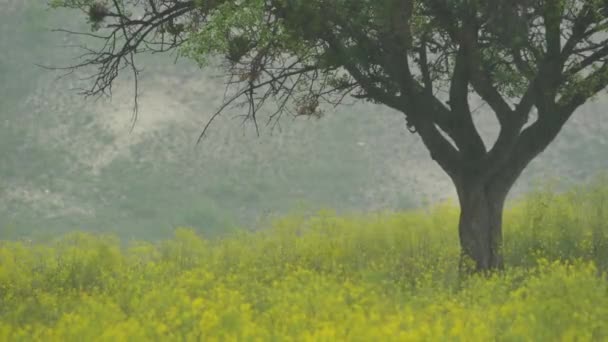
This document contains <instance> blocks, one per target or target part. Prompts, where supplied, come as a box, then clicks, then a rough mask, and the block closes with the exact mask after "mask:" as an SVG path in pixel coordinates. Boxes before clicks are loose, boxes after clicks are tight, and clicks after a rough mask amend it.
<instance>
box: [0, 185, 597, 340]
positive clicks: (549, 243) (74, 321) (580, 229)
mask: <svg viewBox="0 0 608 342" xmlns="http://www.w3.org/2000/svg"><path fill="white" fill-rule="evenodd" d="M607 204H608V184H607V183H606V182H601V181H597V182H595V183H593V184H590V185H588V186H586V187H584V188H583V187H580V188H578V189H575V190H571V191H568V192H565V193H556V192H553V191H543V192H537V193H534V194H532V195H530V196H528V197H527V198H526V199H525V200H523V201H520V202H518V203H515V204H513V205H512V206H511V208H509V209H508V212H507V215H506V227H507V230H506V237H505V257H506V258H507V264H508V265H510V266H509V267H508V268H507V269H506V270H505V271H504V272H500V273H495V274H493V275H490V276H482V275H476V276H469V277H467V278H460V277H459V275H458V273H457V272H458V271H457V269H458V267H457V266H458V265H457V262H458V261H457V258H456V256H457V255H458V253H459V251H458V243H457V239H456V230H455V229H454V222H455V218H456V217H457V214H458V212H457V209H456V208H455V207H454V206H453V205H452V204H449V203H446V204H443V205H439V206H434V207H433V209H431V210H430V211H424V210H418V211H411V212H405V213H383V214H376V215H353V216H338V215H335V214H333V213H329V212H321V213H319V214H317V215H314V216H312V217H303V216H299V215H292V216H287V217H284V218H282V219H277V220H274V221H272V223H270V224H269V225H270V226H269V229H267V230H264V231H261V232H256V233H243V232H241V233H237V234H235V235H232V236H231V237H225V238H221V239H218V238H205V237H204V236H203V237H201V236H200V235H198V234H196V233H195V232H194V231H192V230H189V229H179V230H177V231H176V232H175V236H174V238H172V239H169V240H164V241H161V242H158V243H149V242H141V241H131V242H129V243H128V244H127V245H125V244H124V243H123V244H121V242H120V241H119V240H118V239H117V238H115V237H112V236H106V235H91V234H86V233H74V234H70V235H67V236H64V237H62V238H59V239H56V240H55V241H53V242H48V243H35V242H27V241H21V242H16V241H2V242H0V302H1V303H2V305H1V306H0V340H10V341H82V340H87V341H127V340H163V341H184V340H186V341H199V340H209V341H222V340H223V341H237V340H238V341H288V340H291V341H306V340H309V341H335V340H350V341H370V340H382V341H393V340H394V341H403V340H446V339H448V340H461V341H489V340H499V341H521V340H534V341H556V340H580V341H591V340H595V341H599V340H605V339H607V338H608V324H607V322H608V273H607V272H608V207H607Z"/></svg>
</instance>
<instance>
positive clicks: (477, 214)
mask: <svg viewBox="0 0 608 342" xmlns="http://www.w3.org/2000/svg"><path fill="white" fill-rule="evenodd" d="M508 191H509V189H508V188H507V189H501V188H500V187H496V186H491V185H486V184H474V185H471V184H469V185H467V186H462V187H459V191H458V197H459V200H460V222H459V227H458V228H459V229H458V231H459V236H460V246H461V251H462V256H461V263H460V268H461V271H464V272H467V273H469V272H472V271H477V272H479V271H488V270H493V269H501V268H502V267H503V258H502V215H503V209H504V202H505V198H506V196H507V193H508Z"/></svg>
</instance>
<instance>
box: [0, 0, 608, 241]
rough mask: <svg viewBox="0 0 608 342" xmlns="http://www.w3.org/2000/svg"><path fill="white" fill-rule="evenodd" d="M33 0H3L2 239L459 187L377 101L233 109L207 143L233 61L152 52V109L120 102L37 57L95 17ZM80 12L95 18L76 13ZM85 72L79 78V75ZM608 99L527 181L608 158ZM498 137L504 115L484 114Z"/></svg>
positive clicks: (125, 95) (232, 216) (222, 219)
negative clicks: (258, 117) (265, 121)
mask: <svg viewBox="0 0 608 342" xmlns="http://www.w3.org/2000/svg"><path fill="white" fill-rule="evenodd" d="M72 18H73V15H72V14H68V13H58V12H54V11H51V12H49V11H47V10H46V8H45V5H44V4H42V3H41V2H35V1H18V0H2V1H0V30H1V32H2V36H1V37H0V78H1V79H2V80H3V82H0V157H1V158H0V159H1V163H0V237H2V238H5V237H15V236H20V235H31V234H34V235H35V236H38V237H39V238H45V237H46V236H51V235H53V234H55V233H57V232H60V231H64V230H74V229H87V230H96V231H111V232H115V233H118V234H119V235H120V236H122V237H140V238H141V237H150V238H157V237H161V236H167V235H168V234H170V232H171V230H172V229H173V228H174V227H176V226H192V227H194V228H197V229H201V230H203V231H205V232H207V233H212V232H218V231H224V230H228V229H230V228H232V227H234V226H247V227H250V228H255V227H256V226H257V222H259V221H260V220H263V219H265V218H266V217H268V216H272V215H279V214H282V213H285V212H287V211H291V210H298V211H309V210H316V209H318V208H334V209H336V210H338V211H341V212H344V211H348V212H350V211H363V212H365V211H373V210H381V209H397V210H398V209H403V208H409V207H413V206H419V205H425V204H427V203H433V202H436V201H439V200H442V199H446V198H450V197H453V196H454V192H453V189H452V186H451V184H450V182H449V180H448V179H447V177H446V176H445V175H444V174H443V173H442V172H441V170H440V169H439V168H438V167H437V166H436V165H435V164H434V163H433V162H432V161H431V160H430V158H429V156H428V152H426V151H425V149H424V148H423V146H422V144H421V142H420V141H419V139H418V138H417V137H416V136H414V135H411V134H409V132H407V130H406V129H405V122H404V120H403V118H402V116H400V115H399V114H397V113H395V112H392V111H390V110H388V109H386V108H382V107H377V106H372V105H369V104H356V105H353V106H346V107H339V108H337V109H336V110H335V111H332V110H328V112H327V114H326V115H325V116H324V117H323V118H321V119H320V120H309V119H306V120H304V119H297V120H295V119H292V118H285V119H284V120H283V121H281V126H280V129H274V130H270V128H266V129H264V130H263V131H262V135H261V136H260V137H256V136H255V132H254V130H253V128H252V127H251V126H250V125H247V124H246V125H242V123H241V121H240V120H239V119H235V118H234V114H237V113H231V114H230V113H229V114H227V115H224V116H223V117H222V118H221V120H219V121H217V124H216V125H215V126H214V128H213V130H212V131H211V134H210V136H209V138H208V139H207V140H205V141H204V143H203V144H201V145H196V144H195V141H196V138H197V137H198V133H199V132H200V130H201V129H202V124H203V123H204V122H205V120H206V118H208V116H209V115H210V113H211V111H212V109H213V108H215V107H217V106H218V105H219V103H220V100H221V96H222V90H223V83H222V79H221V78H220V77H218V75H219V74H220V71H219V70H207V71H204V72H203V71H199V70H197V68H196V67H195V66H194V65H192V64H191V63H189V62H188V61H178V63H177V64H174V63H173V58H172V57H170V56H160V57H156V58H152V57H145V58H144V59H143V61H142V62H143V63H144V65H145V66H146V70H145V73H144V79H143V83H142V89H143V92H142V97H141V107H140V116H139V120H138V121H137V123H136V125H135V129H134V131H133V132H132V133H129V129H130V127H131V104H132V102H131V101H132V97H131V96H132V85H131V83H130V80H129V79H128V77H126V78H123V79H120V80H119V81H118V83H117V85H116V88H115V90H114V96H113V98H112V99H111V101H110V100H109V99H101V100H98V101H95V100H94V99H83V98H81V97H80V96H79V95H78V94H77V92H76V91H73V90H70V88H74V87H78V86H82V83H81V82H79V81H78V80H77V77H70V78H64V79H61V80H56V76H57V74H56V73H52V72H49V71H46V70H43V69H41V68H38V67H36V66H35V64H47V65H49V64H50V65H64V64H69V63H70V61H71V58H73V57H74V56H75V55H76V51H75V50H74V49H73V48H71V47H70V46H71V45H72V44H74V43H75V42H74V41H72V40H70V39H71V38H66V37H65V36H64V35H62V34H58V33H51V32H49V31H48V29H49V28H52V27H60V26H62V25H65V23H69V25H82V22H81V21H78V22H76V21H75V19H72ZM78 19H79V20H81V19H82V18H78ZM76 76H78V75H76ZM604 108H606V99H604V98H600V99H598V102H597V103H594V104H590V105H587V106H586V107H584V108H583V109H581V113H579V114H578V115H576V116H575V118H574V120H572V122H570V123H569V124H568V126H567V128H566V129H565V131H564V132H563V133H562V134H561V136H560V137H559V138H558V141H557V142H556V143H555V144H553V145H552V146H551V147H550V148H549V149H548V150H547V151H546V152H545V153H544V154H543V155H542V156H541V157H540V158H539V159H538V160H536V161H535V162H534V163H533V164H532V165H531V167H530V168H529V170H528V171H527V172H526V174H525V175H524V177H523V179H522V180H521V181H520V183H519V184H518V185H517V188H516V189H515V191H514V192H513V196H517V195H518V194H521V193H523V192H526V191H527V190H528V189H530V187H531V186H532V185H533V184H537V183H538V182H541V181H545V180H547V179H558V180H559V181H560V182H561V183H563V184H564V185H568V184H574V183H579V182H582V181H585V180H587V179H588V178H589V177H590V176H593V175H595V174H596V173H598V172H599V171H602V170H605V169H607V168H608V139H607V138H606V137H607V136H608V123H606V120H602V119H603V115H605V111H604ZM478 119H479V120H478V121H479V125H480V127H482V130H483V132H484V136H485V137H487V139H488V141H491V139H492V134H493V130H492V127H493V125H492V124H493V122H492V118H491V116H490V115H489V114H488V113H487V112H484V110H483V107H481V108H480V110H479V111H478Z"/></svg>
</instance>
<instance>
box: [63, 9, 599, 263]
mask: <svg viewBox="0 0 608 342" xmlns="http://www.w3.org/2000/svg"><path fill="white" fill-rule="evenodd" d="M52 5H53V6H55V7H67V8H73V9H80V10H82V11H84V12H85V13H86V15H87V16H88V19H89V22H90V23H91V29H92V31H91V32H73V31H67V30H62V31H64V32H68V33H71V34H78V35H86V36H89V37H90V38H94V39H97V40H99V41H100V43H101V44H99V45H97V46H96V47H94V48H90V47H87V46H83V48H84V49H85V53H84V54H83V55H82V56H81V58H82V60H81V63H78V64H76V65H71V66H69V67H67V68H66V70H68V71H72V70H74V69H76V68H82V67H95V68H96V71H95V72H94V74H93V76H92V80H93V82H92V85H91V87H90V88H87V90H86V91H85V92H84V93H85V94H86V95H99V94H104V93H106V92H108V91H109V90H111V86H112V83H113V81H114V80H115V78H116V77H117V75H118V74H119V73H120V71H121V70H123V69H125V68H129V69H130V70H131V71H132V72H133V73H134V75H135V79H136V80H137V75H138V73H139V70H138V69H137V67H136V64H135V62H134V60H135V59H134V57H135V55H137V54H140V53H146V52H168V51H177V52H178V53H179V56H182V57H187V58H192V59H194V60H195V61H197V62H198V63H199V64H200V65H201V66H208V65H210V64H211V63H212V62H213V61H214V60H215V59H216V57H218V56H219V57H222V58H221V61H222V67H223V68H225V70H226V71H227V74H228V79H229V82H228V85H229V86H230V89H231V90H232V93H231V96H229V97H227V98H226V100H225V102H224V104H223V105H222V106H221V107H220V108H219V110H218V111H217V112H216V113H215V114H214V115H213V116H212V117H211V120H209V122H208V123H207V125H206V126H205V127H204V128H202V134H201V138H202V137H203V136H204V135H205V132H206V131H207V129H208V127H209V124H210V123H211V122H212V121H213V119H214V118H215V117H217V116H218V115H219V114H220V113H222V111H224V110H225V108H227V107H228V106H231V105H243V104H244V105H245V106H246V108H247V109H248V110H247V113H246V114H245V118H247V119H250V120H252V122H253V123H254V124H255V127H256V129H257V127H258V125H257V123H258V120H257V116H256V115H257V113H258V112H259V111H260V109H261V108H263V107H264V106H265V105H267V106H271V110H270V112H271V113H270V114H269V117H268V119H267V120H268V121H267V123H271V122H276V121H277V120H279V118H280V117H281V115H282V114H284V113H291V114H294V115H318V114H319V111H320V108H321V106H323V105H324V104H327V103H329V104H334V105H338V104H340V103H342V101H343V100H344V99H345V98H347V97H348V98H351V97H353V98H356V99H359V100H363V101H370V102H373V103H378V104H382V105H386V106H389V107H391V108H393V109H395V110H397V111H399V112H401V113H403V115H404V116H405V119H406V124H407V127H408V129H410V131H411V132H412V133H416V134H418V135H419V136H420V137H421V139H422V141H423V143H424V145H425V146H426V147H427V148H428V150H429V151H430V155H431V158H432V159H433V160H435V161H436V162H437V163H438V164H439V165H440V166H441V168H442V169H443V170H444V171H445V172H446V173H447V174H448V175H449V177H450V178H451V179H452V180H453V183H454V185H455V187H456V190H457V194H458V198H459V203H460V207H461V214H460V221H459V236H460V243H461V249H462V254H463V256H464V258H463V260H466V259H468V258H470V259H472V260H473V261H474V267H475V269H476V270H489V269H494V268H501V267H502V264H503V261H502V257H501V246H502V213H503V207H504V203H505V199H506V197H507V194H508V192H509V190H510V189H511V187H512V186H513V184H514V183H515V181H516V180H517V178H518V177H519V175H520V174H521V173H522V171H523V170H524V168H525V167H526V166H527V165H528V164H529V163H530V161H531V160H533V159H534V158H535V157H536V156H538V155H539V154H540V153H541V152H542V151H543V150H544V149H545V148H546V147H547V146H548V145H549V144H550V143H551V142H552V141H553V140H554V138H555V137H556V136H557V134H558V133H559V131H560V130H561V128H562V127H563V126H564V124H565V123H566V122H567V121H568V119H569V118H570V117H571V116H572V114H573V113H574V112H575V110H576V109H577V108H578V107H579V106H581V105H582V104H583V103H585V102H586V101H587V100H588V99H590V98H591V97H593V96H594V95H595V94H597V93H598V92H600V91H601V90H602V89H604V88H605V86H606V85H607V83H608V64H607V62H608V59H607V57H608V38H607V37H606V34H605V33H604V32H605V30H606V27H607V25H608V18H607V14H608V1H605V0H587V1H583V0H111V1H104V0H54V2H53V3H52ZM135 85H136V87H137V82H135ZM474 96H476V97H478V98H480V99H481V100H482V101H484V102H485V103H486V104H487V105H488V106H489V108H490V109H491V111H492V112H493V113H494V114H495V116H496V119H497V122H498V123H499V125H500V131H499V134H498V136H497V138H496V140H495V142H494V143H493V145H492V146H488V147H487V146H486V145H485V143H484V141H483V140H482V138H481V137H480V134H479V132H478V130H477V128H476V127H475V125H474V122H473V118H472V114H471V108H470V103H471V101H472V98H473V97H474ZM135 103H137V89H136V95H135Z"/></svg>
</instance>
